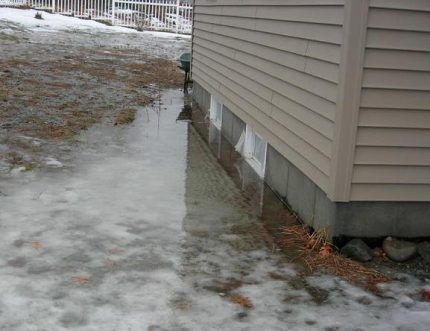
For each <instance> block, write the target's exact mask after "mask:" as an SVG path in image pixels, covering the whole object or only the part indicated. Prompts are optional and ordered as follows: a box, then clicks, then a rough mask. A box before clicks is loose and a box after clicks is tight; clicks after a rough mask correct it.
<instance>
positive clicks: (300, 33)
mask: <svg viewBox="0 0 430 331" xmlns="http://www.w3.org/2000/svg"><path fill="white" fill-rule="evenodd" d="M255 30H257V31H264V32H269V33H273V34H281V35H286V36H291V37H296V38H302V39H306V40H316V41H323V42H328V43H333V44H337V45H340V44H341V43H342V29H341V28H340V27H338V26H333V25H324V24H310V23H290V22H281V21H270V20H257V21H256V24H255Z"/></svg>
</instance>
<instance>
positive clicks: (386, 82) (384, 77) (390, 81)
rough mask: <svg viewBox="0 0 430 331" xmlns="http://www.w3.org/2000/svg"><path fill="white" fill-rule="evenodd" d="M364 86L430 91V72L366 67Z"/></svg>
mask: <svg viewBox="0 0 430 331" xmlns="http://www.w3.org/2000/svg"><path fill="white" fill-rule="evenodd" d="M363 87H365V88H383V89H403V90H417V91H430V72H425V71H406V70H385V69H365V70H364V73H363Z"/></svg>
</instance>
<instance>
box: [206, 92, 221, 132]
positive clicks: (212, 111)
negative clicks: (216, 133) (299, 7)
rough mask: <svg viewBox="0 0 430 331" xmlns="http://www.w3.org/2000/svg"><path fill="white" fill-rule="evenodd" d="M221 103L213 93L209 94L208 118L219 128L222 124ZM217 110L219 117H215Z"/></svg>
mask: <svg viewBox="0 0 430 331" xmlns="http://www.w3.org/2000/svg"><path fill="white" fill-rule="evenodd" d="M222 109H223V104H222V103H221V102H219V101H218V100H217V99H216V98H215V97H214V96H213V95H211V106H210V108H209V118H210V120H211V122H212V123H213V125H214V126H215V127H216V128H217V129H218V130H221V126H222V113H223V111H222ZM217 111H219V118H218V117H217Z"/></svg>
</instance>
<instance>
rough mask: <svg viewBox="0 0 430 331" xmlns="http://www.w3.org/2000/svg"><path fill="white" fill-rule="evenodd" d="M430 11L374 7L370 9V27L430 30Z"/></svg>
mask: <svg viewBox="0 0 430 331" xmlns="http://www.w3.org/2000/svg"><path fill="white" fill-rule="evenodd" d="M429 22H430V13H429V12H424V11H408V10H396V9H378V8H372V9H371V10H370V11H369V17H368V26H369V27H370V28H379V29H388V30H404V31H424V32H430V24H429Z"/></svg>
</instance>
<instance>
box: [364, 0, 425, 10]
mask: <svg viewBox="0 0 430 331" xmlns="http://www.w3.org/2000/svg"><path fill="white" fill-rule="evenodd" d="M370 7H375V8H392V9H405V10H420V11H427V12H430V1H428V0H370Z"/></svg>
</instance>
